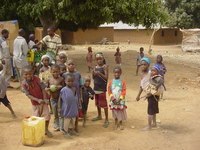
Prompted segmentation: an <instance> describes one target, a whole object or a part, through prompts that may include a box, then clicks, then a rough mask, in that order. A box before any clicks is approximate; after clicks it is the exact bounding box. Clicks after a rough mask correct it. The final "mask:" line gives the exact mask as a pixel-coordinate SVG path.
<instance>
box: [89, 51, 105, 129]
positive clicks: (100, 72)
mask: <svg viewBox="0 0 200 150" xmlns="http://www.w3.org/2000/svg"><path fill="white" fill-rule="evenodd" d="M95 58H96V61H97V65H96V66H95V68H94V71H93V72H92V73H93V79H94V91H95V104H96V106H97V112H98V116H97V117H96V118H93V119H92V121H98V120H102V116H101V108H103V109H104V112H105V122H104V124H103V127H105V128H107V127H108V125H109V122H108V105H107V100H106V91H107V81H108V66H107V65H106V64H104V60H105V59H104V57H103V55H102V53H97V54H96V56H95Z"/></svg>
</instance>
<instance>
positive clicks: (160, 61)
mask: <svg viewBox="0 0 200 150" xmlns="http://www.w3.org/2000/svg"><path fill="white" fill-rule="evenodd" d="M162 61H163V57H162V55H158V56H157V57H156V62H157V63H162Z"/></svg>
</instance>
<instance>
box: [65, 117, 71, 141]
mask: <svg viewBox="0 0 200 150" xmlns="http://www.w3.org/2000/svg"><path fill="white" fill-rule="evenodd" d="M70 121H71V118H64V130H65V132H66V134H65V137H66V138H68V139H71V138H72V137H71V135H70V134H69V125H70Z"/></svg>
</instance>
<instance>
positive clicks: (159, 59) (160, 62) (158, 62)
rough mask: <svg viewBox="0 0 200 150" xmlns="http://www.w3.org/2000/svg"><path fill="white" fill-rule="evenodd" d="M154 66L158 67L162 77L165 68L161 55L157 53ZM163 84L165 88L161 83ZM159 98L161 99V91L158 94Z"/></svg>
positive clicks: (165, 70)
mask: <svg viewBox="0 0 200 150" xmlns="http://www.w3.org/2000/svg"><path fill="white" fill-rule="evenodd" d="M154 66H155V67H157V68H158V69H159V74H160V75H161V76H162V77H163V79H164V76H165V73H166V72H167V68H166V67H165V65H164V64H163V57H162V55H158V56H157V58H156V64H154ZM163 86H164V89H165V90H166V87H165V85H163ZM160 99H163V93H161V94H160Z"/></svg>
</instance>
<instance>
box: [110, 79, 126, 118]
mask: <svg viewBox="0 0 200 150" xmlns="http://www.w3.org/2000/svg"><path fill="white" fill-rule="evenodd" d="M108 94H109V96H110V97H111V100H110V105H109V106H110V109H111V110H112V114H113V118H114V119H117V120H118V121H122V120H126V119H127V115H126V108H127V106H126V105H125V95H126V83H125V81H124V80H122V79H113V80H112V81H111V82H110V83H109V85H108Z"/></svg>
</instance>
